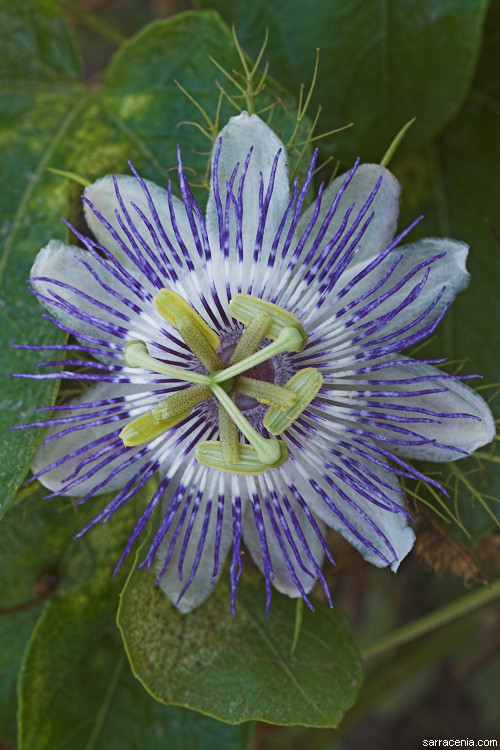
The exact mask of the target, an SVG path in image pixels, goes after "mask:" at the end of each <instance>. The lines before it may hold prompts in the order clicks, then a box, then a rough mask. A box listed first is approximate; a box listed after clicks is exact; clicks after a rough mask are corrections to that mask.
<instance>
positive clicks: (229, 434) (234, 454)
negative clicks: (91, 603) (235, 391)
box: [219, 397, 240, 465]
mask: <svg viewBox="0 0 500 750" xmlns="http://www.w3.org/2000/svg"><path fill="white" fill-rule="evenodd" d="M230 398H231V397H230ZM219 439H220V447H221V452H222V458H223V459H224V461H225V463H227V464H231V465H233V464H237V463H238V461H239V460H240V443H239V440H238V427H237V426H236V424H235V423H234V421H233V420H232V419H231V417H230V416H229V414H228V413H227V411H226V409H225V408H224V406H222V404H220V403H219Z"/></svg>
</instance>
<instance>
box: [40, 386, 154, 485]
mask: <svg viewBox="0 0 500 750" xmlns="http://www.w3.org/2000/svg"><path fill="white" fill-rule="evenodd" d="M148 390H150V389H148ZM143 391H144V386H134V385H127V384H120V387H119V388H117V385H116V384H115V383H100V384H99V385H96V386H94V387H92V388H89V389H88V390H87V391H86V392H85V393H84V394H83V395H82V396H80V397H79V398H77V399H75V400H74V401H73V402H72V403H71V404H69V405H68V408H67V410H66V409H65V410H57V411H55V412H54V414H53V417H52V418H53V419H58V418H65V417H71V421H70V422H68V423H64V424H55V425H49V426H48V427H47V430H46V432H45V435H44V442H42V443H41V445H40V446H39V448H38V450H37V452H36V454H35V457H34V459H33V463H32V466H31V470H32V472H33V474H36V475H38V474H39V472H43V473H41V474H40V476H39V477H38V478H39V481H40V482H41V483H42V484H43V485H44V487H47V488H48V489H50V490H52V491H53V492H61V493H62V494H68V495H70V496H73V497H84V496H85V495H87V493H89V492H90V491H91V490H92V489H93V488H94V487H98V486H99V485H100V484H101V483H103V482H105V480H106V479H107V478H108V477H110V476H111V475H112V474H113V473H114V472H115V470H116V474H114V476H111V478H110V481H108V482H105V484H103V486H102V487H101V488H100V489H98V490H97V492H96V494H101V493H103V492H112V491H114V490H117V489H120V488H121V487H123V486H124V485H125V484H126V483H127V482H128V480H129V479H130V478H131V477H133V476H134V474H135V473H136V472H137V471H139V469H140V468H141V467H142V466H144V464H145V463H146V462H147V461H150V460H151V456H149V455H148V454H147V453H146V454H145V456H143V457H140V458H137V459H135V460H133V461H132V462H131V463H130V464H127V465H126V462H128V460H129V459H130V458H133V457H134V456H135V455H136V454H137V453H138V452H139V451H140V449H141V448H142V446H140V447H138V448H129V449H126V450H125V449H123V444H122V443H121V441H120V440H119V439H118V438H117V433H118V432H119V431H120V429H121V428H122V427H124V426H125V424H126V422H127V421H128V420H129V419H130V411H131V410H132V409H134V408H137V405H138V404H139V405H140V404H146V406H144V405H143V406H142V410H144V409H145V408H147V404H148V398H149V393H148V391H146V393H145V394H144V397H142V396H141V394H142V393H143ZM117 399H120V400H121V401H119V400H117ZM153 399H154V396H153ZM108 400H109V404H108V405H106V404H102V405H96V402H101V401H108ZM153 403H154V400H153ZM84 404H89V406H88V408H84V407H83V406H81V405H84ZM75 406H76V407H77V408H74V407H75ZM139 408H140V406H139ZM106 412H107V413H106ZM92 415H93V416H92ZM86 416H87V417H88V418H87V419H85V417H86ZM133 416H136V414H133ZM107 420H109V421H107ZM78 425H81V427H82V428H81V429H74V430H72V431H68V430H71V428H72V427H78ZM85 425H88V426H85ZM67 431H68V432H67ZM57 435H60V437H56V436H57ZM46 441H49V442H46ZM122 449H123V450H122ZM71 454H75V455H73V456H71ZM66 456H69V458H68V459H67V460H65V461H62V459H64V458H65V457H66ZM108 459H111V460H108ZM58 462H60V463H58ZM101 462H105V463H104V465H103V466H100V464H101ZM54 463H58V465H57V466H55V467H54V468H52V469H50V470H49V471H44V469H46V468H47V467H48V466H51V465H52V464H54ZM80 465H81V468H80V470H79V471H77V469H78V467H79V466H80ZM120 467H123V468H120ZM73 475H74V476H73ZM83 477H86V478H85V479H83ZM77 478H82V481H79V482H78V483H76V484H73V481H74V480H75V479H77Z"/></svg>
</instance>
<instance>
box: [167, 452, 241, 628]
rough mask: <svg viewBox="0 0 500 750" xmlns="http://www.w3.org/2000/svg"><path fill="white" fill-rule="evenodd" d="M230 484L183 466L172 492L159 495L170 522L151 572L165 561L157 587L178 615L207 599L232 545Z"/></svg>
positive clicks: (224, 477)
mask: <svg viewBox="0 0 500 750" xmlns="http://www.w3.org/2000/svg"><path fill="white" fill-rule="evenodd" d="M184 466H186V464H184ZM230 483H231V482H230V477H228V475H222V474H221V473H217V472H213V471H209V470H207V469H206V468H205V467H202V466H199V465H198V466H196V465H194V464H193V463H191V462H189V463H188V470H187V471H184V473H183V475H182V476H181V477H180V478H179V479H178V480H177V478H176V480H175V481H174V482H172V489H170V487H169V489H168V490H167V492H166V494H165V499H164V501H163V510H164V514H163V520H165V519H169V517H170V515H171V522H170V526H169V529H168V531H167V533H166V534H165V536H164V538H163V541H162V542H161V544H160V546H159V548H158V552H157V554H156V557H155V570H156V572H157V574H158V575H160V574H161V573H162V571H163V567H164V564H165V561H166V559H167V557H168V560H169V561H168V565H167V568H166V570H165V571H164V572H163V574H162V576H161V580H160V587H161V588H162V590H163V591H164V592H165V594H166V595H167V596H168V598H169V599H170V601H171V602H172V603H173V604H175V605H176V606H177V608H178V609H179V611H180V612H182V613H183V614H185V613H187V612H190V611H191V610H192V609H194V608H195V607H197V606H198V605H199V604H201V603H202V602H203V601H204V600H205V599H206V598H207V596H209V594H211V593H212V589H213V586H214V585H215V583H216V581H218V579H219V578H220V576H221V573H222V570H223V569H224V563H225V560H226V558H227V555H228V553H229V550H230V549H231V546H232V542H233V531H232V527H233V520H232V497H231V487H230ZM179 489H181V492H182V495H181V497H178V495H179ZM176 503H177V504H178V505H177V507H176ZM175 507H176V509H175V512H173V510H174V508H175ZM193 509H194V510H193ZM169 511H172V512H170V514H169ZM218 518H219V522H218ZM188 534H189V539H188V540H187V543H186V539H187V535H188ZM184 545H185V549H184V552H183V546H184ZM181 555H182V564H181ZM216 558H218V562H216ZM179 567H181V569H182V578H180V576H179ZM181 594H182V596H181V599H180V600H179V596H180V595H181Z"/></svg>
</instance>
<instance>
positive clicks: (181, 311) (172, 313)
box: [153, 289, 220, 350]
mask: <svg viewBox="0 0 500 750" xmlns="http://www.w3.org/2000/svg"><path fill="white" fill-rule="evenodd" d="M153 302H154V304H155V307H156V309H157V310H158V312H159V313H160V315H162V316H163V317H164V318H165V320H167V321H168V322H169V323H170V325H172V326H174V328H177V319H178V316H179V315H185V316H187V317H188V318H189V319H190V321H191V322H192V323H193V324H194V325H195V326H196V327H197V328H198V330H199V331H200V333H202V334H203V336H204V337H205V339H206V340H207V341H208V342H209V343H210V345H211V347H212V349H214V350H215V349H218V348H219V346H220V338H219V337H218V336H217V334H216V333H215V331H212V329H211V328H210V326H209V325H207V323H205V321H204V320H203V318H202V317H201V315H198V313H197V312H196V310H194V309H193V308H192V307H191V305H190V304H189V302H186V300H185V299H184V298H183V297H181V295H180V294H177V292H173V291H172V290H171V289H160V291H159V292H158V294H157V295H155V296H154V297H153Z"/></svg>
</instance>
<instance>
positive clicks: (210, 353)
mask: <svg viewBox="0 0 500 750" xmlns="http://www.w3.org/2000/svg"><path fill="white" fill-rule="evenodd" d="M175 328H177V330H178V331H179V333H180V334H181V336H182V338H183V339H184V341H185V342H186V344H187V345H188V346H189V348H190V349H191V351H192V352H193V354H194V356H195V357H196V358H197V359H198V360H199V361H200V362H201V364H202V365H203V366H204V367H206V368H207V370H208V371H209V372H213V371H214V370H220V369H221V368H222V367H224V362H223V361H222V360H221V358H220V357H219V355H218V354H216V353H215V352H214V350H213V349H212V346H211V344H210V342H209V341H208V339H206V338H205V336H204V335H203V333H202V331H200V329H199V328H198V326H196V325H195V324H194V323H193V321H192V320H190V319H189V318H188V316H187V315H180V314H179V315H177V316H176V318H175Z"/></svg>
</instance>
